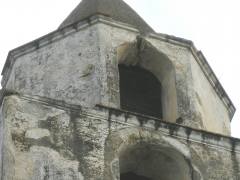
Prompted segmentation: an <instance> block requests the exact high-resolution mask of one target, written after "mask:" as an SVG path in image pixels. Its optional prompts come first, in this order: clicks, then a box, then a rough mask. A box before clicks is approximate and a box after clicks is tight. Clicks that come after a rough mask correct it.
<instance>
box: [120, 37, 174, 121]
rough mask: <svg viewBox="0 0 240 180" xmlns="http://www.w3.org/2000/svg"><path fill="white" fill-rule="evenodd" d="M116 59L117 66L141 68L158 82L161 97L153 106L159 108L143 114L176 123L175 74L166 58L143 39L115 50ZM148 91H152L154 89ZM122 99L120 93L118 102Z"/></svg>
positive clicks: (171, 63) (170, 62)
mask: <svg viewBox="0 0 240 180" xmlns="http://www.w3.org/2000/svg"><path fill="white" fill-rule="evenodd" d="M117 59H118V64H124V65H125V66H127V67H129V68H134V67H135V68H136V67H138V68H139V67H141V68H142V69H143V70H145V71H147V72H148V73H151V74H152V75H153V77H154V78H153V79H155V80H158V83H159V84H160V83H161V84H160V87H161V88H158V92H160V93H159V94H161V97H160V98H158V99H157V100H156V101H158V105H157V106H154V108H159V107H161V108H159V109H157V110H155V109H154V108H153V109H154V113H150V114H149V113H145V114H147V115H151V116H155V117H160V118H161V119H162V120H164V121H168V122H176V119H177V118H178V108H177V91H176V73H175V67H174V64H173V62H172V61H171V60H170V59H169V58H168V56H166V55H165V54H164V53H163V52H161V51H159V50H158V49H157V48H155V47H154V46H153V45H152V44H151V43H149V42H148V41H146V40H145V39H142V38H138V39H137V40H136V41H135V42H132V43H124V44H122V45H121V46H119V47H118V49H117ZM120 66H122V65H120ZM119 71H121V69H119ZM121 76H122V73H121V72H120V83H121V80H123V78H122V77H121ZM131 76H132V75H131V74H130V73H129V76H128V77H127V78H126V79H129V78H131ZM138 76H139V75H138ZM142 79H144V78H142ZM128 81H130V80H128ZM156 87H159V86H156ZM149 89H151V90H154V89H155V88H149ZM159 89H160V90H159ZM120 91H121V85H120ZM155 95H156V94H155ZM122 97H123V96H122ZM122 97H121V92H120V98H119V100H121V101H123V100H122V99H121V98H122ZM159 99H161V103H159ZM121 101H119V102H120V103H119V105H122V102H121ZM122 108H123V107H122ZM157 111H158V112H160V114H157V113H156V112H157ZM140 113H141V112H140Z"/></svg>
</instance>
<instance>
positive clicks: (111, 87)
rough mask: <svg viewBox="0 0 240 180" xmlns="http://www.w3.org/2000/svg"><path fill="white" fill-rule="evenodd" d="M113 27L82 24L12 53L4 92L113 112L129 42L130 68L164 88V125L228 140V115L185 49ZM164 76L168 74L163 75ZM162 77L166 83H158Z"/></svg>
mask: <svg viewBox="0 0 240 180" xmlns="http://www.w3.org/2000/svg"><path fill="white" fill-rule="evenodd" d="M119 26H120V25H119ZM119 26H116V24H115V26H112V25H109V24H108V25H107V24H105V23H95V24H87V28H82V29H81V28H79V29H78V28H75V30H74V32H71V33H69V34H68V35H65V36H64V37H63V38H60V39H59V40H57V41H52V42H51V38H53V35H51V36H49V38H47V37H45V39H47V43H46V42H45V43H46V45H44V46H41V47H39V48H37V49H35V50H34V51H31V52H29V53H24V51H26V49H24V48H23V50H22V51H21V49H20V50H16V51H19V52H20V54H21V53H22V55H21V56H17V55H15V60H14V62H15V63H14V64H13V66H12V69H10V70H8V71H9V72H10V76H9V78H8V77H5V76H6V75H5V74H6V73H4V82H6V83H5V84H4V88H5V89H7V90H11V91H14V92H18V93H20V94H26V95H33V96H41V97H47V98H52V99H56V100H63V101H65V102H68V103H71V104H78V105H83V106H87V107H94V106H95V105H96V104H102V105H106V106H110V107H116V108H119V107H120V101H119V94H120V93H119V74H118V63H120V62H119V57H118V56H119V54H118V50H119V47H121V46H122V45H124V44H134V43H135V44H136V48H140V49H138V53H140V54H135V57H133V58H136V57H140V59H141V58H142V59H144V60H139V61H135V63H136V64H138V65H141V66H143V68H146V69H148V70H150V71H152V72H153V74H155V75H156V76H157V78H158V79H159V80H160V81H161V83H162V84H163V85H164V86H163V87H165V89H164V88H163V91H162V92H163V93H162V95H163V96H164V97H163V98H162V99H163V100H164V102H163V103H162V104H163V112H164V113H163V115H164V120H166V121H168V122H177V123H179V124H182V125H187V126H189V127H193V128H199V129H205V130H208V131H212V132H217V133H222V134H225V135H230V119H231V117H230V116H229V112H228V110H227V108H226V107H225V105H224V104H223V102H222V101H221V100H220V98H219V96H218V94H217V93H216V92H215V91H214V89H213V87H211V85H210V82H209V81H208V79H207V78H206V77H205V75H204V74H203V72H202V70H201V68H200V67H199V65H198V64H197V62H196V59H194V58H196V57H193V54H192V51H191V50H190V47H189V46H187V45H186V44H184V43H182V44H181V42H178V43H177V41H171V42H170V41H166V39H161V38H160V35H159V36H149V37H143V36H141V37H140V36H139V33H138V31H136V30H135V29H133V28H130V27H126V26H125V27H124V28H123V25H122V27H121V28H120V27H119ZM76 29H77V30H76ZM62 31H63V30H62ZM66 32H67V30H66ZM66 32H63V34H64V33H66ZM56 33H58V32H56ZM50 37H51V38H50ZM38 41H39V44H41V43H40V42H41V40H38ZM38 41H36V42H35V44H38ZM141 43H143V44H141ZM144 43H146V44H149V45H148V47H147V48H148V49H144V48H145V45H144ZM138 45H139V47H138ZM31 46H34V47H35V46H36V45H34V44H31ZM39 46H40V45H39ZM149 47H150V48H149ZM29 48H30V45H29ZM35 48H36V47H35ZM19 52H18V53H19ZM13 54H14V53H13ZM16 54H17V53H16ZM123 54H124V53H123ZM156 54H158V55H156ZM131 57H132V56H129V57H128V58H131ZM148 58H149V59H148ZM158 59H159V61H163V59H164V61H168V63H169V64H172V66H173V67H172V69H171V70H166V69H168V68H167V66H164V65H163V66H162V65H161V62H159V63H158V62H157V61H158ZM149 62H151V63H149ZM162 64H164V63H162ZM165 64H166V63H165ZM158 67H159V68H158ZM161 68H162V70H161ZM5 71H7V70H6V69H5ZM5 71H4V72H5ZM170 71H171V75H167V72H170ZM163 72H165V73H163ZM165 75H166V77H167V78H163V76H165ZM168 77H171V78H168ZM7 78H8V79H7ZM164 92H165V94H164ZM168 99H171V101H168ZM216 109H217V110H216ZM219 119H221V120H219Z"/></svg>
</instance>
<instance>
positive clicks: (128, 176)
mask: <svg viewBox="0 0 240 180" xmlns="http://www.w3.org/2000/svg"><path fill="white" fill-rule="evenodd" d="M120 180H151V179H150V178H147V177H144V176H139V175H136V174H134V173H132V172H128V173H124V174H121V176H120Z"/></svg>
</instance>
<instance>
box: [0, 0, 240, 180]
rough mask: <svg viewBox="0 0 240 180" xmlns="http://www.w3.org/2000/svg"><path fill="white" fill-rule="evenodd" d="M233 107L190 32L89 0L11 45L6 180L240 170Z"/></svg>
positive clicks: (237, 174) (199, 179) (105, 0)
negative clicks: (51, 27) (164, 29)
mask: <svg viewBox="0 0 240 180" xmlns="http://www.w3.org/2000/svg"><path fill="white" fill-rule="evenodd" d="M234 113H235V107H234V105H233V103H232V101H231V100H230V99H229V97H228V95H227V94H226V92H225V91H224V89H223V87H222V85H221V84H220V82H219V81H218V79H217V77H216V76H215V74H214V72H213V70H212V69H211V67H210V66H209V64H208V63H207V60H206V58H205V57H204V55H203V53H202V52H201V51H199V50H197V49H196V47H195V46H194V44H193V42H192V41H189V40H186V39H182V38H179V37H175V36H170V35H166V34H160V33H157V32H155V31H154V30H153V29H152V28H151V27H150V26H149V25H148V24H147V23H146V22H145V21H144V20H143V19H142V18H141V17H140V16H139V15H138V14H137V13H136V12H135V11H134V10H133V9H132V8H131V7H129V6H128V5H127V4H126V3H125V2H124V1H123V0H82V1H81V3H80V4H79V5H78V6H77V7H76V8H75V9H74V10H73V11H72V13H71V14H70V15H69V16H68V17H67V18H66V19H65V20H64V21H63V23H62V24H61V25H60V26H59V28H58V29H57V30H56V31H54V32H52V33H49V34H47V35H45V36H43V37H41V38H39V39H37V40H34V41H32V42H30V43H27V44H25V45H23V46H21V47H19V48H16V49H14V50H12V51H10V52H9V55H8V58H7V60H6V63H5V66H4V69H3V71H2V90H1V112H0V115H1V119H0V120H1V123H0V133H1V135H0V147H1V148H0V159H1V162H2V163H1V164H0V166H1V167H0V175H1V176H0V177H1V178H0V179H1V180H135V179H136V180H223V179H226V180H230V179H232V180H234V179H236V180H237V179H240V140H239V139H235V138H232V137H231V130H230V122H231V119H232V117H233V115H234Z"/></svg>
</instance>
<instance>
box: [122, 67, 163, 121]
mask: <svg viewBox="0 0 240 180" xmlns="http://www.w3.org/2000/svg"><path fill="white" fill-rule="evenodd" d="M119 74H120V103H121V108H122V109H124V110H128V111H132V112H136V113H140V114H145V115H149V116H154V117H157V118H162V103H161V84H160V82H159V81H158V79H157V78H156V77H155V76H154V75H153V74H152V73H151V72H149V71H147V70H145V69H142V68H141V67H138V66H126V65H122V64H120V65H119Z"/></svg>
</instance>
